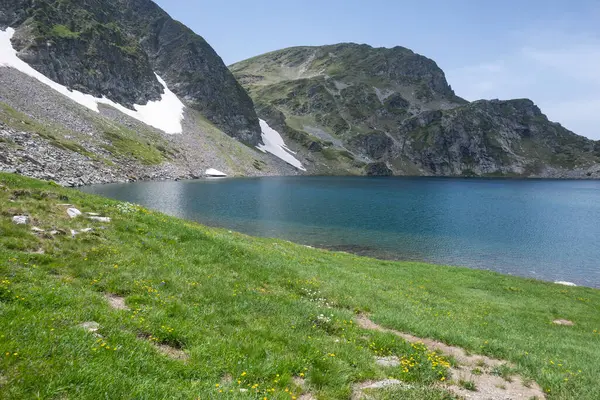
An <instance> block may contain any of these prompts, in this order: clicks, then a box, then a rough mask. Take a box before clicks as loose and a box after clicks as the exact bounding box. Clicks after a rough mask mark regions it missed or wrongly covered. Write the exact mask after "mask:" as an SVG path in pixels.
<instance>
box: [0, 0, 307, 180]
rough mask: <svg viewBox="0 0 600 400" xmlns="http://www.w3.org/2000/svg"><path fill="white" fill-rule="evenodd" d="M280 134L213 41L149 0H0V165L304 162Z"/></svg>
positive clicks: (260, 165)
mask: <svg viewBox="0 0 600 400" xmlns="http://www.w3.org/2000/svg"><path fill="white" fill-rule="evenodd" d="M263 137H265V138H266V139H267V140H269V139H270V140H271V142H273V141H274V143H275V144H272V145H269V143H265V141H264V139H263ZM278 139H280V138H273V137H269V135H268V134H267V135H265V134H264V133H263V131H262V128H261V125H260V121H259V119H258V117H257V115H256V112H255V110H254V104H253V101H252V99H251V98H250V97H249V96H248V93H247V92H246V91H245V90H244V89H243V88H242V86H241V85H240V84H239V83H238V82H237V80H236V79H235V78H234V77H233V75H232V73H231V72H230V71H229V69H228V68H227V67H226V66H225V64H224V63H223V61H222V60H221V58H220V57H219V56H218V54H217V53H216V52H215V51H214V50H213V49H212V47H211V46H210V45H209V44H208V43H207V42H206V41H205V40H204V39H203V38H202V37H201V36H199V35H197V34H195V33H194V32H193V31H192V30H190V29H189V28H187V27H186V26H184V25H183V24H181V23H180V22H177V21H175V20H173V19H172V18H171V17H170V16H169V15H168V14H167V13H166V12H165V11H163V10H162V9H161V8H160V7H159V6H158V5H156V4H155V3H153V2H152V1H150V0H5V1H3V2H2V5H1V6H0V169H2V170H16V171H17V172H20V173H23V174H26V175H30V176H34V177H38V178H44V179H56V180H57V181H59V182H60V183H62V184H68V185H81V184H89V183H101V182H112V181H127V180H137V179H163V178H170V179H175V178H191V177H196V176H200V175H202V174H203V171H204V170H206V169H208V168H216V169H218V170H221V171H223V172H225V173H227V174H229V175H244V176H248V175H281V174H295V173H297V172H298V171H299V170H300V169H301V168H300V167H301V164H300V163H299V162H297V160H295V159H293V160H291V162H292V164H293V166H292V165H289V164H288V161H290V158H289V157H288V155H289V153H286V152H285V151H284V150H283V148H282V146H281V145H280V144H281V143H280V142H281V141H280V140H279V141H278ZM282 151H283V152H284V154H283V155H284V156H285V157H284V158H285V161H284V160H281V159H280V158H281V157H280V158H276V157H273V156H272V155H270V154H267V153H278V154H279V153H280V152H282ZM292 158H293V157H292Z"/></svg>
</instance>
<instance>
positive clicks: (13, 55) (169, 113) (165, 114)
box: [0, 28, 185, 134]
mask: <svg viewBox="0 0 600 400" xmlns="http://www.w3.org/2000/svg"><path fill="white" fill-rule="evenodd" d="M14 33H15V30H14V29H12V28H7V29H6V30H4V31H2V30H0V67H12V68H15V69H17V70H19V71H21V72H23V73H24V74H27V75H29V76H31V77H33V78H35V79H37V80H38V81H40V82H41V83H43V84H45V85H47V86H49V87H51V88H52V89H54V90H56V91H57V92H59V93H61V94H63V95H65V96H67V97H68V98H70V99H71V100H73V101H75V102H77V103H79V104H81V105H82V106H84V107H87V108H89V109H90V110H92V111H95V112H98V113H99V112H100V110H99V109H98V105H99V104H105V105H109V106H111V107H114V108H116V109H117V110H119V111H120V112H122V113H123V114H126V115H129V116H130V117H132V118H135V119H137V120H138V121H141V122H143V123H145V124H146V125H150V126H153V127H155V128H157V129H160V130H162V131H164V132H165V133H168V134H177V133H181V132H182V131H183V128H182V126H181V121H182V120H183V109H184V108H185V106H184V104H183V103H182V102H181V100H179V98H177V96H176V95H175V93H173V92H171V91H170V90H169V88H168V87H167V84H166V83H165V81H164V80H163V79H162V78H161V77H160V76H158V75H156V74H155V75H156V79H158V81H159V82H160V83H161V85H163V87H164V89H165V92H164V93H163V95H162V97H161V99H160V100H158V101H150V102H148V103H147V104H146V105H143V106H142V105H134V106H133V107H134V108H135V110H130V109H129V108H126V107H123V106H122V105H120V104H118V103H115V102H114V101H111V100H109V99H107V98H106V97H102V98H98V97H94V96H92V95H90V94H85V93H82V92H79V91H77V90H69V88H67V87H66V86H63V85H61V84H59V83H56V82H54V81H53V80H51V79H49V78H47V77H46V76H44V75H43V74H42V73H40V72H38V71H36V70H35V69H33V68H32V67H31V66H29V64H27V63H26V62H25V61H23V60H21V59H20V58H19V57H17V51H16V50H15V49H14V48H13V47H12V43H11V42H10V39H11V38H12V37H13V35H14Z"/></svg>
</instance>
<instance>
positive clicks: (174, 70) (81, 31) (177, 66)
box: [0, 0, 261, 145]
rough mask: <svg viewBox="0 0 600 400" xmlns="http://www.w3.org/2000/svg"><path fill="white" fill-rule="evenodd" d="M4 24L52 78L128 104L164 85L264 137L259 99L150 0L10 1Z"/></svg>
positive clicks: (250, 136) (220, 122)
mask: <svg viewBox="0 0 600 400" xmlns="http://www.w3.org/2000/svg"><path fill="white" fill-rule="evenodd" d="M4 3H6V5H5V6H4V5H3V8H2V10H0V27H6V26H11V27H13V28H15V29H16V31H17V32H16V34H15V36H14V38H13V47H15V48H16V49H17V50H18V51H19V57H20V58H21V59H23V60H24V61H26V62H27V63H28V64H29V65H31V66H32V67H33V68H35V69H36V70H37V71H39V72H41V73H42V74H44V75H45V76H47V77H48V78H50V79H52V80H54V81H56V82H58V83H60V84H62V85H64V86H67V87H69V88H70V89H74V90H78V91H81V92H83V93H88V94H92V95H94V96H97V97H102V96H106V97H107V98H109V99H110V100H113V101H115V102H117V103H119V104H122V105H124V106H126V107H129V108H132V107H133V105H134V104H140V105H143V104H146V103H147V102H149V101H153V100H157V99H159V98H160V96H161V95H162V93H163V87H162V85H161V84H160V83H159V81H158V79H157V77H156V76H155V74H158V75H159V76H160V77H161V78H162V79H164V80H165V82H166V83H167V85H168V87H169V88H171V89H172V91H173V92H174V93H175V94H176V95H177V96H178V97H179V98H181V99H182V100H184V102H185V103H186V104H187V105H188V106H190V107H192V108H194V109H196V110H198V111H200V112H201V113H202V114H203V115H204V116H205V117H206V118H208V119H209V120H210V121H211V122H213V123H214V124H215V125H216V126H217V127H219V128H220V129H222V130H223V131H224V132H226V133H227V134H229V135H230V136H233V137H236V138H238V139H240V140H242V141H244V142H246V143H248V144H251V145H257V144H258V143H260V140H261V131H260V126H259V123H258V118H257V116H256V113H255V111H254V105H253V103H252V100H251V99H250V97H249V96H248V95H247V93H246V92H245V90H244V89H243V88H242V87H241V86H240V85H239V84H238V82H237V81H236V80H235V78H234V77H233V75H232V74H231V72H230V71H229V70H228V69H227V68H226V67H225V65H224V64H223V61H222V60H221V58H220V57H219V56H218V55H217V53H216V52H215V51H214V50H213V49H212V48H211V47H210V45H209V44H208V43H207V42H206V41H205V40H204V39H203V38H202V37H200V36H198V35H196V34H195V33H194V32H193V31H192V30H190V29H189V28H187V27H185V26H184V25H183V24H181V23H179V22H177V21H175V20H173V19H172V18H171V17H170V16H169V15H168V14H167V13H166V12H165V11H163V10H162V9H161V8H160V7H159V6H158V5H156V4H155V3H153V2H152V1H150V0H77V1H75V0H35V1H33V0H7V1H6V2H4Z"/></svg>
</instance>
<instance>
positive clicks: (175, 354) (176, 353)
mask: <svg viewBox="0 0 600 400" xmlns="http://www.w3.org/2000/svg"><path fill="white" fill-rule="evenodd" d="M138 339H141V340H146V341H148V342H149V343H150V344H151V345H152V346H154V347H155V348H156V350H158V352H159V353H161V354H164V355H165V356H167V357H169V358H172V359H173V360H180V361H187V360H188V359H189V358H190V356H189V355H188V354H187V353H186V352H185V351H183V349H180V348H177V347H174V346H170V345H168V344H166V343H159V342H156V341H154V340H152V336H151V335H149V334H145V333H143V334H139V335H138Z"/></svg>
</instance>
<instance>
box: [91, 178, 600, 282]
mask: <svg viewBox="0 0 600 400" xmlns="http://www.w3.org/2000/svg"><path fill="white" fill-rule="evenodd" d="M82 190H83V191H85V192H88V193H95V194H100V195H103V196H107V197H111V198H115V199H119V200H125V201H129V202H134V203H138V204H142V205H144V206H147V207H149V208H152V209H155V210H159V211H162V212H165V213H167V214H171V215H174V216H178V217H182V218H186V219H190V220H194V221H198V222H201V223H204V224H207V225H211V226H219V227H225V228H229V229H232V230H236V231H240V232H244V233H248V234H251V235H257V236H265V237H276V238H282V239H287V240H291V241H294V242H298V243H302V244H307V245H311V246H318V247H325V248H332V249H338V250H344V251H350V252H355V253H358V254H363V255H369V256H374V257H379V258H386V259H399V260H418V261H427V262H432V263H438V264H447V265H458V266H466V267H472V268H480V269H489V270H494V271H498V272H502V273H509V274H514V275H520V276H526V277H533V278H537V279H543V280H549V281H555V280H562V281H570V282H575V283H577V284H579V285H585V286H593V287H600V181H557V180H508V179H507V180H504V179H444V178H365V177H281V178H257V179H224V180H199V181H182V182H142V183H132V184H114V185H102V186H92V187H86V188H83V189H82Z"/></svg>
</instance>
